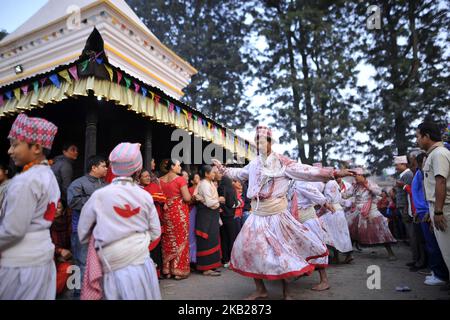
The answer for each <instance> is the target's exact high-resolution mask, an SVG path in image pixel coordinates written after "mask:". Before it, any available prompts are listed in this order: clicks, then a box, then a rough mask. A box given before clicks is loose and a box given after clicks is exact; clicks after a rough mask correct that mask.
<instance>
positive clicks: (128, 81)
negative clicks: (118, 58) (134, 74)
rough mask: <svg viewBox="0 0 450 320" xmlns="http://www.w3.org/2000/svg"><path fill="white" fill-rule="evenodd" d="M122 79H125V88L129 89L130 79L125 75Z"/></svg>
mask: <svg viewBox="0 0 450 320" xmlns="http://www.w3.org/2000/svg"><path fill="white" fill-rule="evenodd" d="M124 80H125V84H126V86H127V89H129V88H130V86H131V80H130V79H128V78H127V77H125V78H124Z"/></svg>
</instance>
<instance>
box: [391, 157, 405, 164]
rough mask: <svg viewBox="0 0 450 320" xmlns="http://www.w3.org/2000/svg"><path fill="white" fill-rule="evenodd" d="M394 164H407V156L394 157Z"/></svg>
mask: <svg viewBox="0 0 450 320" xmlns="http://www.w3.org/2000/svg"><path fill="white" fill-rule="evenodd" d="M394 164H408V158H407V157H406V156H398V157H395V158H394Z"/></svg>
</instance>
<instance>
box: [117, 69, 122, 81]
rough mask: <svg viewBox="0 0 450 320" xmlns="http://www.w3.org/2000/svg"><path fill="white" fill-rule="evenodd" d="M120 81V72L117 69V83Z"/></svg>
mask: <svg viewBox="0 0 450 320" xmlns="http://www.w3.org/2000/svg"><path fill="white" fill-rule="evenodd" d="M120 81H122V73H120V72H119V71H117V84H120Z"/></svg>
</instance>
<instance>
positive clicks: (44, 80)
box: [39, 77, 47, 87]
mask: <svg viewBox="0 0 450 320" xmlns="http://www.w3.org/2000/svg"><path fill="white" fill-rule="evenodd" d="M46 81H47V77H45V78H42V79H41V80H39V82H40V83H41V87H43V86H44V84H45V82H46Z"/></svg>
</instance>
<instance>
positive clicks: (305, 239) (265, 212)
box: [223, 152, 333, 280]
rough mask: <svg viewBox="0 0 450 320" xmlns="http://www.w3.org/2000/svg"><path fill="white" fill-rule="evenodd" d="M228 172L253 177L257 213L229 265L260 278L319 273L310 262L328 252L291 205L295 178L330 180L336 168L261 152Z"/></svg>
mask: <svg viewBox="0 0 450 320" xmlns="http://www.w3.org/2000/svg"><path fill="white" fill-rule="evenodd" d="M223 171H224V174H225V175H227V176H230V177H232V178H238V179H240V180H248V191H247V196H248V197H249V198H250V199H252V214H251V215H250V216H249V217H248V219H247V220H246V222H245V224H244V226H243V227H242V229H241V231H240V233H239V235H238V237H237V238H236V241H235V243H234V246H233V250H232V253H231V263H230V268H231V269H232V270H234V271H235V272H238V273H240V274H242V275H244V276H248V277H252V278H256V279H268V280H277V279H286V278H290V277H296V276H300V275H303V274H310V273H312V272H313V271H314V265H313V264H311V260H313V259H316V258H319V257H324V256H327V255H328V251H327V248H326V245H325V244H324V243H323V242H322V241H321V240H320V239H319V238H318V237H317V236H316V235H315V234H314V232H312V231H311V230H309V229H308V228H307V227H305V226H304V225H302V224H301V223H300V222H298V221H297V220H296V219H295V218H294V217H293V216H292V215H291V214H290V212H289V210H288V208H287V192H288V188H289V182H290V180H291V179H295V180H304V181H327V180H329V179H331V178H332V177H333V170H329V169H322V168H316V167H312V166H308V165H302V164H299V163H297V162H295V161H293V160H291V159H289V158H287V157H284V156H282V155H279V154H276V153H274V152H273V153H271V154H270V155H269V156H268V157H267V158H263V156H261V155H259V156H258V157H257V158H256V159H254V160H252V161H251V162H250V163H249V164H248V165H247V166H245V167H244V168H226V169H224V170H223Z"/></svg>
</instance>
